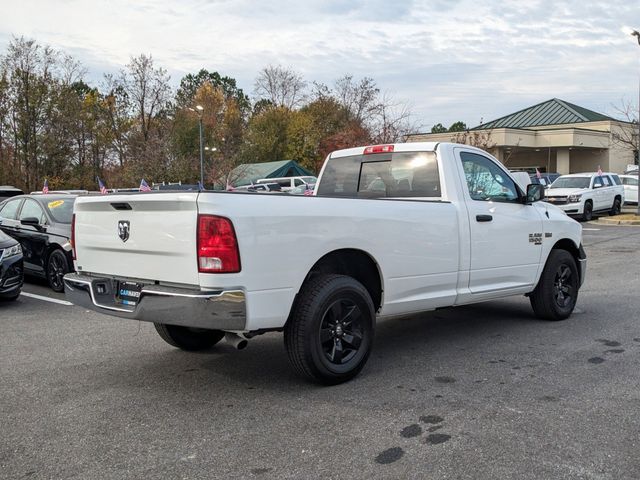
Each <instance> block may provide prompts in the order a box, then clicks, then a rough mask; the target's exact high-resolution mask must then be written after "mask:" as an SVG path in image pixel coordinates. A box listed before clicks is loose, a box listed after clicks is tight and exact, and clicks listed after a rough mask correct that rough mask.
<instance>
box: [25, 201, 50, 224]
mask: <svg viewBox="0 0 640 480" xmlns="http://www.w3.org/2000/svg"><path fill="white" fill-rule="evenodd" d="M34 217H35V218H37V219H38V221H39V222H40V223H41V224H43V223H44V221H45V216H44V211H43V210H42V208H40V205H38V202H36V201H35V200H31V199H28V198H27V199H26V200H25V201H24V205H23V206H22V210H20V220H24V219H25V218H34Z"/></svg>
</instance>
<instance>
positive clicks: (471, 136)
mask: <svg viewBox="0 0 640 480" xmlns="http://www.w3.org/2000/svg"><path fill="white" fill-rule="evenodd" d="M451 141H452V142H455V143H462V144H464V145H471V146H472V147H477V148H480V149H482V150H484V151H486V152H491V150H492V149H493V148H494V147H495V146H496V142H494V141H493V140H492V139H491V130H465V131H464V132H457V133H456V134H455V135H453V136H452V137H451Z"/></svg>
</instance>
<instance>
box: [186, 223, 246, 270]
mask: <svg viewBox="0 0 640 480" xmlns="http://www.w3.org/2000/svg"><path fill="white" fill-rule="evenodd" d="M197 235H198V271H199V272H200V273H237V272H239V271H240V252H239V251H238V240H237V239H236V232H235V230H234V229H233V224H232V223H231V220H229V219H228V218H224V217H217V216H215V215H198V234H197Z"/></svg>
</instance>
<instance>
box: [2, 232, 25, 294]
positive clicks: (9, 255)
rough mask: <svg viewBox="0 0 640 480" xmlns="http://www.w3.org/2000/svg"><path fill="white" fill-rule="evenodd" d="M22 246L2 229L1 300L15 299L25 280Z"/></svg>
mask: <svg viewBox="0 0 640 480" xmlns="http://www.w3.org/2000/svg"><path fill="white" fill-rule="evenodd" d="M23 277H24V275H23V270H22V248H21V247H20V244H19V243H18V242H17V241H16V240H15V239H13V238H11V237H10V236H9V235H5V234H4V233H2V231H0V300H15V299H16V298H18V296H19V295H20V290H21V289H22V281H23Z"/></svg>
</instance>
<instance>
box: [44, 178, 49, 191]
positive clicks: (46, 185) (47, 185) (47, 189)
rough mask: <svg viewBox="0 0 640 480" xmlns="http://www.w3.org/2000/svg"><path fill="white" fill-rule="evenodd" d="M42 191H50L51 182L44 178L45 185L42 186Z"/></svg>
mask: <svg viewBox="0 0 640 480" xmlns="http://www.w3.org/2000/svg"><path fill="white" fill-rule="evenodd" d="M42 193H49V182H48V181H47V179H46V178H45V179H44V185H43V186H42Z"/></svg>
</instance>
